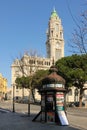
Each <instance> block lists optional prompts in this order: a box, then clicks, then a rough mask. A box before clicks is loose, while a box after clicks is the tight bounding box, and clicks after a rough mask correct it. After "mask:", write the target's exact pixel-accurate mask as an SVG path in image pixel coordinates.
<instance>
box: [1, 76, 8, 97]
mask: <svg viewBox="0 0 87 130" xmlns="http://www.w3.org/2000/svg"><path fill="white" fill-rule="evenodd" d="M6 93H7V79H6V78H4V77H3V76H2V74H0V100H1V99H3V98H5V95H6Z"/></svg>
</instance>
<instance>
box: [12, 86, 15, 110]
mask: <svg viewBox="0 0 87 130" xmlns="http://www.w3.org/2000/svg"><path fill="white" fill-rule="evenodd" d="M12 87H13V112H15V100H14V97H15V85H14V84H13V85H12Z"/></svg>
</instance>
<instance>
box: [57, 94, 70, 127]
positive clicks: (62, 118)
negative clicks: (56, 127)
mask: <svg viewBox="0 0 87 130" xmlns="http://www.w3.org/2000/svg"><path fill="white" fill-rule="evenodd" d="M56 110H57V114H58V117H59V119H60V122H61V124H62V125H69V123H68V120H67V117H66V114H65V111H64V93H63V92H57V93H56Z"/></svg>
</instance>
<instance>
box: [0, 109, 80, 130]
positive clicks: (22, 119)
mask: <svg viewBox="0 0 87 130" xmlns="http://www.w3.org/2000/svg"><path fill="white" fill-rule="evenodd" d="M34 117H35V115H33V114H31V116H30V117H28V116H27V115H24V114H18V113H12V112H9V111H2V110H1V109H0V130H81V129H77V128H73V127H70V126H58V125H55V124H49V123H41V122H38V121H36V122H32V119H33V118H34Z"/></svg>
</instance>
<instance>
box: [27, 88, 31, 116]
mask: <svg viewBox="0 0 87 130" xmlns="http://www.w3.org/2000/svg"><path fill="white" fill-rule="evenodd" d="M30 94H31V89H30V91H29V95H28V98H29V100H28V116H30Z"/></svg>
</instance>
